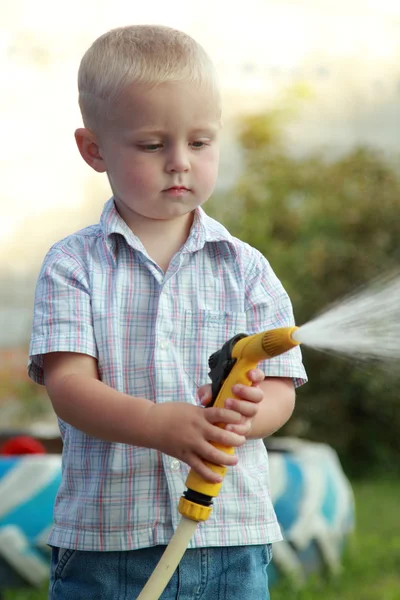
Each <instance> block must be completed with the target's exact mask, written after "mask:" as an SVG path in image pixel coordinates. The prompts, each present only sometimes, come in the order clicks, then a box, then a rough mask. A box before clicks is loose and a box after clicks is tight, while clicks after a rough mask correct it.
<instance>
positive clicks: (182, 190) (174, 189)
mask: <svg viewBox="0 0 400 600" xmlns="http://www.w3.org/2000/svg"><path fill="white" fill-rule="evenodd" d="M190 191H191V190H190V189H189V188H187V187H185V186H183V185H173V186H171V187H170V188H167V189H165V190H163V192H166V193H167V194H171V195H172V196H183V195H184V194H188V193H189V192H190Z"/></svg>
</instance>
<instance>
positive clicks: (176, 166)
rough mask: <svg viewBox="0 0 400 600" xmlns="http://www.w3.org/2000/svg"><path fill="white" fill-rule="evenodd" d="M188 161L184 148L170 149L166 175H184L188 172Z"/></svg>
mask: <svg viewBox="0 0 400 600" xmlns="http://www.w3.org/2000/svg"><path fill="white" fill-rule="evenodd" d="M189 169H190V161H189V156H188V152H187V149H186V148H174V149H171V150H170V152H169V153H168V156H167V163H166V171H167V172H168V173H184V172H185V171H189Z"/></svg>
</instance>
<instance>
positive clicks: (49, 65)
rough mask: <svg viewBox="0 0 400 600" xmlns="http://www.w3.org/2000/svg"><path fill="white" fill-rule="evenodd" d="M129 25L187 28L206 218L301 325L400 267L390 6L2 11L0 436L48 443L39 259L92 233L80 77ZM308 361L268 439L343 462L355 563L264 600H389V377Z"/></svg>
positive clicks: (176, 4) (397, 402)
mask: <svg viewBox="0 0 400 600" xmlns="http://www.w3.org/2000/svg"><path fill="white" fill-rule="evenodd" d="M132 23H160V24H165V25H170V26H173V27H176V28H180V29H183V30H184V31H186V32H187V33H189V34H191V35H193V36H194V37H195V38H196V39H197V40H198V41H199V42H200V43H202V44H203V46H204V47H205V48H206V50H207V51H208V53H209V54H210V56H211V57H212V59H213V60H214V62H215V64H216V67H217V70H218V73H219V77H220V81H221V86H222V91H223V102H224V131H223V139H222V161H221V170H220V177H219V181H218V186H217V190H216V193H215V196H214V198H213V199H212V200H211V201H210V202H209V203H208V204H207V205H206V207H205V208H206V210H207V212H208V213H209V214H211V215H212V216H215V217H216V218H218V219H220V220H221V221H222V222H223V223H224V224H225V225H226V226H227V227H228V228H229V229H230V230H231V232H232V233H233V234H234V235H236V236H238V237H240V238H242V239H244V240H246V241H248V242H249V243H251V244H252V245H253V246H256V247H257V248H258V249H259V250H260V251H261V252H262V253H263V254H264V255H265V256H266V257H267V258H268V259H269V260H270V262H271V264H272V266H273V268H274V270H275V271H276V273H277V274H278V276H279V277H280V278H281V279H282V281H283V282H284V285H285V287H286V288H287V291H288V292H289V294H290V296H291V299H292V302H293V305H294V309H295V314H296V319H297V322H298V324H302V323H305V322H307V321H308V320H309V319H310V318H312V317H313V316H315V315H316V314H317V313H319V312H320V311H321V310H323V309H324V308H325V307H326V306H327V305H329V304H330V303H331V302H333V301H335V300H337V299H339V298H341V297H342V296H343V295H346V294H348V293H349V292H351V291H354V289H356V288H357V287H358V286H359V285H362V284H365V283H367V282H368V281H370V280H371V279H372V278H374V277H375V276H377V275H378V274H380V273H382V272H384V271H389V270H392V269H394V268H397V267H398V265H399V263H400V244H399V239H400V218H399V209H400V160H399V156H400V135H399V124H400V62H399V59H400V4H399V3H398V0H347V1H345V0H335V1H331V0H247V2H246V3H245V4H241V3H235V4H232V2H229V1H228V0H217V1H215V0H213V1H211V0H202V2H201V3H193V2H189V1H183V0H169V2H161V1H157V0H150V1H149V2H146V3H140V4H139V3H132V2H127V1H123V0H113V2H109V1H107V0H80V1H79V2H77V0H70V1H69V2H68V3H65V4H59V3H53V2H50V1H49V0H37V1H36V2H31V1H30V0H13V2H12V3H7V5H6V3H5V2H3V3H1V4H0V64H1V71H2V94H1V96H0V107H1V110H0V120H1V129H2V132H3V143H2V144H1V146H0V169H1V179H2V191H1V196H0V202H1V217H0V430H3V431H6V430H18V429H21V430H24V431H27V430H30V431H33V430H35V431H40V432H41V435H42V436H46V435H47V436H51V435H53V433H54V428H55V426H56V423H55V419H54V415H53V414H52V412H51V411H50V410H49V402H48V400H47V399H46V397H45V395H44V393H43V390H41V389H40V388H39V387H38V386H35V385H33V384H31V383H30V382H29V381H28V379H27V377H26V375H25V366H26V362H27V349H28V343H29V335H30V325H31V318H32V304H33V292H34V286H35V280H36V278H37V275H38V271H39V268H40V264H41V261H42V260H43V257H44V255H45V253H46V252H47V250H48V248H49V247H50V245H51V244H52V243H54V242H55V241H57V240H59V239H60V238H62V237H63V236H65V235H68V234H69V233H71V232H73V231H75V230H77V229H79V228H81V227H84V226H86V225H88V224H91V223H94V222H97V221H98V219H99V216H100V213H101V210H102V207H103V204H104V202H105V201H106V200H107V199H108V197H109V195H110V191H109V188H108V184H107V181H106V178H105V177H103V176H101V175H98V174H95V173H94V172H92V171H91V170H90V169H89V167H87V165H86V164H85V163H84V162H83V161H82V159H81V158H80V156H79V154H78V152H77V149H76V147H75V141H74V137H73V132H74V130H75V128H76V127H79V126H80V125H81V119H80V114H79V111H78V105H77V87H76V78H77V69H78V66H79V62H80V59H81V56H82V54H83V53H84V51H85V50H86V49H87V47H88V46H89V45H90V44H91V43H92V41H93V40H94V39H95V38H96V37H97V36H98V35H100V34H101V33H103V32H104V31H106V30H107V29H110V28H112V27H116V26H120V25H126V24H132ZM304 360H305V364H306V368H307V371H308V374H309V378H310V382H309V384H308V385H307V386H305V387H304V389H301V390H300V391H299V394H298V400H297V409H296V414H295V416H294V417H293V419H292V420H291V421H290V423H289V424H288V425H287V427H286V428H285V430H284V431H282V432H281V434H283V435H285V436H291V437H299V438H304V439H307V440H310V441H316V442H322V443H326V444H329V445H330V446H331V447H332V448H333V449H334V450H335V451H336V452H337V453H338V456H339V458H340V461H341V464H342V465H343V469H344V471H345V473H346V475H347V476H348V477H349V479H350V481H351V483H352V486H353V489H354V493H355V497H356V509H357V529H356V535H355V548H356V550H355V551H353V552H349V553H348V556H347V555H346V557H345V560H344V570H343V573H342V575H341V576H340V578H339V579H335V580H334V581H329V580H328V579H326V578H325V579H322V580H321V579H318V580H315V581H313V580H311V581H310V583H309V585H308V587H307V589H302V590H297V591H296V590H294V589H286V588H284V587H281V588H279V586H278V587H277V588H276V591H275V592H274V595H273V598H274V600H279V599H283V598H299V599H304V600H311V599H312V598H317V597H320V595H321V594H322V593H324V595H325V596H326V598H328V599H329V598H332V599H333V598H335V599H337V598H340V599H342V598H343V599H347V598H349V599H350V598H351V599H361V600H364V599H366V600H368V599H369V598H371V599H372V598H382V600H396V599H399V598H400V524H399V523H400V520H399V518H398V499H399V498H400V485H399V478H398V476H399V473H400V393H399V379H400V377H399V375H398V373H397V372H395V370H391V371H390V372H388V371H383V370H382V369H378V368H375V367H372V366H368V368H367V367H365V366H361V365H360V364H359V363H358V361H357V359H356V357H355V360H354V361H352V360H346V361H345V360H343V359H340V358H335V357H331V356H327V355H325V354H318V353H316V352H312V351H308V350H305V351H304ZM32 428H34V429H32ZM35 428H36V429H35ZM16 594H18V592H13V593H12V594H11V593H10V595H9V596H7V597H9V598H17V597H18V598H27V597H28V596H25V595H24V596H22V595H19V596H18V595H16ZM21 594H22V592H21ZM32 597H33V596H32ZM35 597H36V596H35ZM37 597H38V598H39V596H37ZM42 597H44V596H43V595H41V596H40V598H42Z"/></svg>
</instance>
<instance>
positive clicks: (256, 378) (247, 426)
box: [198, 369, 265, 435]
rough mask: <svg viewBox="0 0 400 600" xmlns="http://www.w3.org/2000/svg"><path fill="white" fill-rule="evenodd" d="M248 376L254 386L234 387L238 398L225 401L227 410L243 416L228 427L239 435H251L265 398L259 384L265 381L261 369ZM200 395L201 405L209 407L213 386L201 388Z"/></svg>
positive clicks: (253, 370)
mask: <svg viewBox="0 0 400 600" xmlns="http://www.w3.org/2000/svg"><path fill="white" fill-rule="evenodd" d="M247 376H248V378H249V379H250V381H252V385H251V386H246V385H241V384H237V385H234V386H233V387H232V392H233V393H234V394H235V396H237V398H227V399H226V400H225V407H226V408H229V409H231V410H234V411H236V412H237V413H239V414H240V415H241V419H240V422H239V423H237V424H236V423H230V424H228V425H227V426H226V429H227V430H228V431H234V432H235V433H238V434H239V435H248V434H249V433H250V430H251V426H252V421H253V419H254V417H255V416H256V414H257V411H258V408H259V404H260V402H261V401H262V400H263V398H264V394H263V391H262V390H261V389H260V388H259V384H260V383H261V382H262V381H264V379H265V375H264V373H263V372H262V371H261V369H252V370H251V371H249V372H248V373H247ZM198 395H199V398H200V402H201V404H202V405H203V406H207V404H209V403H210V402H211V398H212V395H211V385H209V384H207V385H203V386H201V387H200V388H199V392H198ZM207 410H209V409H207Z"/></svg>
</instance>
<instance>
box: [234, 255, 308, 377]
mask: <svg viewBox="0 0 400 600" xmlns="http://www.w3.org/2000/svg"><path fill="white" fill-rule="evenodd" d="M246 315H247V331H248V333H249V334H253V333H260V332H261V331H268V330H270V329H276V328H277V327H292V326H294V325H295V320H294V315H293V308H292V304H291V301H290V299H289V296H288V294H287V293H286V291H285V289H284V287H283V285H282V283H281V282H280V281H279V279H278V277H277V276H276V275H275V273H274V271H273V270H272V268H271V266H270V264H269V262H268V261H267V260H266V259H265V258H264V257H263V256H262V254H259V253H258V252H257V254H256V256H255V265H254V267H253V270H252V273H251V275H250V277H249V280H248V282H247V297H246ZM260 368H261V369H262V370H263V371H264V373H265V376H266V377H289V378H292V379H293V383H294V385H295V387H299V386H301V385H303V384H304V383H306V382H307V375H306V371H305V369H304V366H303V362H302V356H301V350H300V347H299V346H296V347H295V348H293V349H291V350H289V351H288V352H285V353H284V354H281V355H280V356H275V357H274V358H270V359H268V360H265V361H263V362H262V363H261V364H260Z"/></svg>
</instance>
